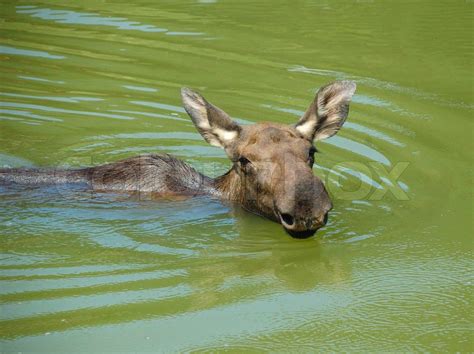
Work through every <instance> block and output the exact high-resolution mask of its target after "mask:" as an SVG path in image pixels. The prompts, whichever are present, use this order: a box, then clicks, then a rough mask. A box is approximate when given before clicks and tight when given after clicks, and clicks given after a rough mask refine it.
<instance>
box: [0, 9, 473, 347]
mask: <svg viewBox="0 0 474 354" xmlns="http://www.w3.org/2000/svg"><path fill="white" fill-rule="evenodd" d="M0 6H1V8H0V10H1V20H0V28H1V38H2V39H1V44H0V53H1V54H0V60H1V64H0V70H1V82H0V89H1V90H0V91H1V102H0V104H1V106H2V107H1V113H0V166H11V167H14V166H55V167H56V166H66V167H75V166H87V165H94V164H100V163H104V162H110V161H116V160H118V159H120V158H123V157H128V156H133V155H137V154H141V153H150V152H167V153H172V154H174V155H176V156H179V157H181V158H183V159H185V160H186V161H188V162H189V163H190V164H192V165H193V166H194V167H195V168H196V169H198V170H200V171H202V172H205V173H207V174H209V175H212V176H217V175H218V174H219V173H222V172H224V171H226V169H227V168H228V167H229V165H230V163H229V161H228V160H227V158H226V157H225V154H224V152H223V151H222V150H219V149H218V148H215V147H211V146H209V145H207V144H206V143H205V142H204V141H203V140H202V139H201V137H200V136H199V135H198V133H197V132H196V131H195V129H194V127H193V125H192V123H191V121H190V119H189V118H188V117H187V115H186V114H185V113H184V110H183V109H182V108H181V102H180V97H179V88H180V87H182V86H189V87H193V88H195V89H197V90H199V91H200V92H202V93H203V94H204V95H205V96H206V97H207V98H208V99H209V100H210V101H212V102H214V103H216V104H217V105H218V106H220V107H222V108H223V109H225V110H226V111H227V112H228V113H229V114H231V115H232V116H233V117H235V118H238V119H240V120H242V121H246V122H249V123H250V122H259V121H264V120H271V121H276V122H284V123H293V122H295V121H296V120H297V119H298V117H299V116H300V115H301V113H302V111H304V109H305V108H306V106H307V105H308V104H309V102H310V101H311V99H312V96H313V94H314V92H315V90H316V89H317V88H318V87H319V86H321V85H323V84H325V83H327V82H329V81H332V80H335V79H351V80H354V81H356V82H357V85H358V89H357V92H356V95H355V97H354V99H353V103H352V105H351V112H350V115H349V119H348V121H347V123H346V124H345V127H344V128H343V129H342V130H341V132H340V133H339V134H338V135H337V136H335V137H333V138H330V139H328V140H327V141H324V142H321V143H320V144H319V145H318V149H319V150H320V151H321V153H319V154H317V157H316V166H315V168H314V170H315V173H316V174H318V175H319V176H321V177H323V178H324V180H325V182H326V185H327V186H328V189H329V190H330V192H331V194H332V196H333V202H334V210H333V212H331V215H330V219H329V223H328V226H327V227H326V228H324V229H321V230H320V231H318V233H317V234H316V236H315V237H313V238H311V239H307V240H295V239H292V238H290V237H289V236H287V235H286V234H285V233H284V232H283V230H282V228H281V227H280V226H279V225H277V224H275V223H272V222H270V221H267V220H264V219H262V218H259V217H257V216H253V215H250V214H247V213H245V212H242V211H240V210H238V209H236V208H231V207H230V206H227V205H223V204H221V203H220V202H218V201H216V200H211V199H208V198H196V199H191V200H184V201H176V200H166V201H162V202H157V201H152V200H138V199H133V198H130V197H128V196H125V195H112V194H104V195H99V194H95V195H91V194H90V193H87V192H84V191H82V190H78V189H69V188H61V187H60V188H52V187H51V188H24V187H15V188H12V187H11V188H5V187H1V189H0V210H1V214H0V234H1V261H0V293H1V294H2V295H1V305H0V306H1V307H0V309H1V326H0V333H1V337H2V342H1V343H2V344H1V347H0V348H1V351H2V352H31V351H34V352H45V353H51V352H63V353H71V352H76V351H77V352H79V351H81V352H102V353H103V352H118V351H124V352H130V351H133V352H143V351H164V352H169V351H172V352H176V351H195V350H196V351H216V350H228V351H233V352H241V351H252V350H253V351H272V352H274V351H276V352H288V351H299V352H314V351H374V352H375V351H414V350H416V351H473V350H474V345H473V342H474V337H473V329H474V328H473V322H474V316H473V295H472V294H473V289H472V286H473V284H474V283H473V282H474V279H473V258H472V251H473V239H472V235H473V223H472V206H473V202H472V166H473V161H472V151H473V146H472V141H473V126H472V117H473V108H474V106H473V74H472V71H473V2H472V1H469V0H468V1H436V2H434V1H433V2H423V1H401V2H394V1H379V0H361V1H324V0H323V1H292V2H290V1H210V0H207V1H195V2H189V1H182V2H175V1H156V2H147V1H143V0H140V1H133V2H124V1H91V0H85V1H62V2H57V1H34V0H32V1H29V2H23V1H16V2H13V1H12V2H2V3H1V5H0ZM341 163H342V164H341ZM395 172H397V173H395ZM390 173H392V174H390ZM361 191H362V192H361Z"/></svg>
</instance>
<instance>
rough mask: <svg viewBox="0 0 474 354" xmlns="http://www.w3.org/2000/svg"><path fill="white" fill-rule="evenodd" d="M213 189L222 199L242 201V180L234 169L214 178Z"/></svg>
mask: <svg viewBox="0 0 474 354" xmlns="http://www.w3.org/2000/svg"><path fill="white" fill-rule="evenodd" d="M213 187H214V188H215V190H216V191H217V193H218V194H219V195H220V197H221V198H223V199H227V200H232V201H237V202H242V201H243V188H242V180H241V177H240V176H239V174H238V173H237V172H236V171H235V169H234V168H231V169H230V170H229V171H228V172H227V173H225V174H224V175H222V176H219V177H216V178H214V180H213Z"/></svg>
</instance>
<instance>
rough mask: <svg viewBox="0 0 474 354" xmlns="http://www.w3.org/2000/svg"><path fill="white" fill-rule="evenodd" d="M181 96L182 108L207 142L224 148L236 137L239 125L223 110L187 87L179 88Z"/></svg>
mask: <svg viewBox="0 0 474 354" xmlns="http://www.w3.org/2000/svg"><path fill="white" fill-rule="evenodd" d="M181 97H182V98H183V104H184V109H185V110H186V112H187V113H188V114H189V116H190V117H191V119H192V121H193V123H194V125H195V126H196V128H197V130H198V131H199V133H200V134H201V135H202V136H203V138H204V139H205V140H206V141H207V142H208V143H209V144H211V145H214V146H219V147H222V148H225V147H226V146H228V145H229V144H230V143H232V142H233V141H234V140H235V139H237V138H238V136H239V133H240V131H241V127H240V126H239V125H238V124H237V123H235V122H234V121H233V120H232V119H231V118H230V117H229V116H228V115H227V113H225V112H224V111H223V110H221V109H220V108H218V107H216V106H214V105H212V104H210V103H209V102H207V101H206V100H205V99H204V97H202V96H201V95H200V94H198V93H197V92H194V91H192V90H190V89H188V88H182V89H181Z"/></svg>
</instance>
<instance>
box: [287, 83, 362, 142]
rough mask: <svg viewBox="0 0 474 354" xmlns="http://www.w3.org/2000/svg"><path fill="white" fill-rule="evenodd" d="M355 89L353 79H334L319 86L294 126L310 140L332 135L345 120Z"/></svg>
mask: <svg viewBox="0 0 474 354" xmlns="http://www.w3.org/2000/svg"><path fill="white" fill-rule="evenodd" d="M355 90H356V84H355V82H353V81H335V82H333V83H330V84H328V85H326V86H323V87H321V88H320V89H319V90H318V93H317V94H316V97H315V98H314V101H313V103H311V105H310V106H309V108H308V109H307V110H306V112H305V114H304V115H303V116H302V117H301V119H300V120H299V122H298V123H296V125H295V128H296V129H297V130H298V131H299V132H300V134H302V135H303V136H304V137H306V138H307V139H308V140H311V141H312V140H322V139H326V138H329V137H331V136H333V135H334V134H336V133H337V132H338V131H339V129H340V128H341V127H342V125H343V124H344V122H345V121H346V118H347V115H348V114H349V103H350V101H351V98H352V95H353V94H354V92H355Z"/></svg>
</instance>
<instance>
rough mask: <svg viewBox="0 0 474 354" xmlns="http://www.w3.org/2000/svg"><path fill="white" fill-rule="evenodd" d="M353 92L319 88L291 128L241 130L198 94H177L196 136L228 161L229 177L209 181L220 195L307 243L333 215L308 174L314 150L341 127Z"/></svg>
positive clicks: (348, 85)
mask: <svg viewBox="0 0 474 354" xmlns="http://www.w3.org/2000/svg"><path fill="white" fill-rule="evenodd" d="M355 89H356V85H355V83H354V82H352V81H336V82H334V83H331V84H328V85H326V86H324V87H322V88H320V89H319V90H318V92H317V94H316V97H315V98H314V100H313V102H312V103H311V104H310V106H309V107H308V109H307V110H306V112H305V113H304V114H303V116H302V117H301V118H300V120H299V121H298V122H297V123H296V124H293V125H285V124H277V123H269V122H262V123H257V124H253V125H240V124H237V123H236V122H235V121H233V120H232V119H231V118H230V117H229V115H228V114H227V113H225V112H224V111H223V110H221V109H220V108H218V107H216V106H214V105H212V104H211V103H209V102H208V101H206V100H205V99H204V97H202V96H201V95H200V94H198V93H196V92H194V91H192V90H190V89H187V88H183V89H182V91H181V94H182V98H183V104H184V108H185V109H186V112H187V113H188V114H189V116H190V117H191V119H192V121H193V123H194V125H195V126H196V128H197V130H198V131H199V133H200V134H201V135H202V136H203V138H204V139H205V140H206V141H207V142H208V143H210V144H211V145H214V146H218V147H221V148H223V149H224V150H225V152H226V154H227V156H228V157H229V159H230V160H231V161H232V164H233V165H232V168H231V169H230V171H229V172H227V173H226V174H225V175H223V176H221V177H218V178H216V179H215V180H214V181H215V188H216V190H217V191H218V192H219V193H220V195H221V196H222V197H224V198H225V199H230V200H233V201H237V202H238V203H239V204H241V205H242V206H243V207H244V208H245V209H247V210H249V211H251V212H253V213H256V214H259V215H262V216H265V217H267V218H269V219H272V220H274V221H277V222H279V223H280V224H281V225H282V226H283V227H284V229H285V230H286V231H287V232H288V233H289V234H290V235H291V236H293V237H297V238H306V237H309V236H312V235H313V234H314V233H315V232H316V230H317V229H319V228H321V227H322V226H324V225H325V224H326V223H327V220H328V213H329V211H330V210H331V209H332V203H331V199H330V198H329V195H328V193H327V191H326V188H325V187H324V184H323V182H322V181H321V179H320V178H318V177H317V176H315V175H314V174H313V164H314V154H315V152H316V148H315V145H314V144H315V142H316V141H318V140H322V139H326V138H329V137H331V136H333V135H334V134H336V133H337V132H338V131H339V129H340V128H341V127H342V125H343V124H344V122H345V120H346V118H347V115H348V113H349V103H350V101H351V98H352V95H353V94H354V92H355Z"/></svg>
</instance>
